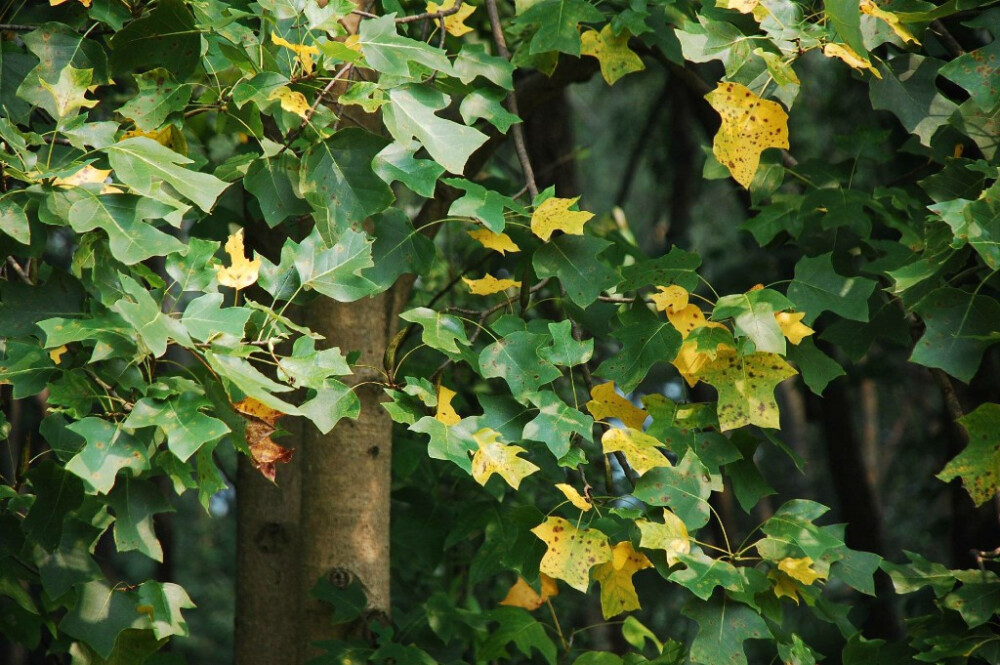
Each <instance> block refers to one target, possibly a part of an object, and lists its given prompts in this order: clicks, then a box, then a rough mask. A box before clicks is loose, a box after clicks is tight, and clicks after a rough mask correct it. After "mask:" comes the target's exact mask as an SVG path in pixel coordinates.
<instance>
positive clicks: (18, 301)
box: [0, 271, 83, 338]
mask: <svg viewBox="0 0 1000 665" xmlns="http://www.w3.org/2000/svg"><path fill="white" fill-rule="evenodd" d="M82 304H83V289H81V288H80V283H79V282H78V281H76V280H75V279H73V278H72V277H70V276H69V275H67V274H66V273H64V272H61V271H55V272H53V273H52V276H51V277H49V279H48V280H47V281H45V282H44V283H42V284H25V283H23V282H14V281H3V282H0V336H3V337H24V336H27V335H33V336H35V337H38V338H41V336H42V330H41V328H39V327H38V326H37V323H38V322H39V321H43V320H45V319H49V318H53V317H57V316H72V315H76V314H78V313H79V312H80V310H81V307H82Z"/></svg>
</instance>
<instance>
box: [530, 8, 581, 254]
mask: <svg viewBox="0 0 1000 665" xmlns="http://www.w3.org/2000/svg"><path fill="white" fill-rule="evenodd" d="M546 1H549V2H551V0H546ZM579 200H580V197H579V196H578V197H576V198H575V199H557V198H555V197H552V198H548V199H545V201H543V202H542V203H540V204H539V205H538V207H536V208H535V211H534V212H533V213H531V232H532V233H534V234H535V235H536V236H538V237H539V238H541V239H542V240H544V241H546V242H548V240H549V238H551V237H552V234H553V233H555V232H556V231H562V232H563V233H569V234H572V235H578V236H579V235H583V225H584V224H586V223H587V221H588V220H590V219H591V218H593V216H594V213H592V212H586V211H577V210H570V206H573V205H575V204H576V202H577V201H579Z"/></svg>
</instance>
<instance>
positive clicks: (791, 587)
mask: <svg viewBox="0 0 1000 665" xmlns="http://www.w3.org/2000/svg"><path fill="white" fill-rule="evenodd" d="M767 578H768V579H769V580H771V581H772V582H774V587H772V589H771V590H772V591H774V595H775V596H776V597H778V598H791V599H792V600H794V601H795V604H796V605H798V604H799V588H798V587H797V586H795V580H793V579H792V578H791V577H789V576H788V575H785V574H784V573H782V572H779V571H777V570H772V571H771V572H769V573H768V574H767Z"/></svg>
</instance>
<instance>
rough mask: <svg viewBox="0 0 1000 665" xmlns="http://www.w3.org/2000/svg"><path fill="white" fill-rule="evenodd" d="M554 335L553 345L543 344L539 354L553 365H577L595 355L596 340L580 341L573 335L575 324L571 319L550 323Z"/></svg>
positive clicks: (551, 332) (549, 326)
mask: <svg viewBox="0 0 1000 665" xmlns="http://www.w3.org/2000/svg"><path fill="white" fill-rule="evenodd" d="M548 328H549V334H550V335H552V346H543V347H542V348H541V349H539V350H538V355H539V356H541V357H542V359H543V360H548V361H549V362H550V363H552V364H553V365H563V366H565V367H575V366H576V365H582V364H583V363H585V362H587V361H588V360H590V358H591V357H592V356H593V355H594V340H592V339H588V340H583V341H580V342H578V341H577V340H576V339H574V337H573V324H572V322H570V321H560V322H559V323H550V324H548Z"/></svg>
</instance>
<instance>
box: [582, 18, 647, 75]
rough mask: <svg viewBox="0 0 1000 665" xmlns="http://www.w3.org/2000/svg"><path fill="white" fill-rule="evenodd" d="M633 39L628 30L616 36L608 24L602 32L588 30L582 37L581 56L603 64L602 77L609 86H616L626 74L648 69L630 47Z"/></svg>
mask: <svg viewBox="0 0 1000 665" xmlns="http://www.w3.org/2000/svg"><path fill="white" fill-rule="evenodd" d="M631 37H632V34H631V33H630V32H629V31H628V30H622V31H621V33H620V34H618V35H616V34H615V33H614V30H613V29H612V27H611V24H610V23H608V24H607V25H606V26H604V27H603V28H601V31H600V32H597V31H596V30H587V31H586V32H584V33H583V34H581V35H580V54H581V55H589V56H591V57H594V58H597V60H598V62H600V63H601V76H603V77H604V80H605V81H607V82H608V85H614V83H615V81H617V80H618V79H620V78H621V77H623V76H625V75H626V74H631V73H633V72H641V71H642V70H643V69H645V68H646V65H644V64H643V62H642V60H641V59H640V58H639V56H638V55H636V54H635V51H633V50H632V49H630V48H629V47H628V40H629V39H630V38H631Z"/></svg>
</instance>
